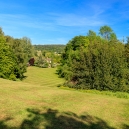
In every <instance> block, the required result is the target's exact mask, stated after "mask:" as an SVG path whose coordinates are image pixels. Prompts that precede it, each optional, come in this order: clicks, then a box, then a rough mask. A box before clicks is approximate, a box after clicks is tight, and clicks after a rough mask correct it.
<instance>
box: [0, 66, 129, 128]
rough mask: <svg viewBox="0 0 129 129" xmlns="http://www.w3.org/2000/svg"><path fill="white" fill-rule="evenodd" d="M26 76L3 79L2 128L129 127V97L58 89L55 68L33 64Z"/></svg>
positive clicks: (0, 97) (0, 89) (0, 82)
mask: <svg viewBox="0 0 129 129" xmlns="http://www.w3.org/2000/svg"><path fill="white" fill-rule="evenodd" d="M26 76H27V77H26V79H25V80H23V82H13V81H9V80H4V79H0V129H2V128H3V129H10V127H11V126H12V127H13V128H14V127H17V128H21V129H43V128H45V129H76V128H77V129H87V128H88V129H105V128H107V129H112V128H116V129H122V128H123V129H128V128H129V110H128V109H129V99H120V98H116V97H110V96H106V95H98V94H92V93H84V92H79V91H76V90H65V89H61V88H58V87H57V85H58V84H60V83H62V82H63V81H64V80H63V79H60V78H57V75H56V74H55V69H41V68H36V67H29V68H28V72H27V73H26Z"/></svg>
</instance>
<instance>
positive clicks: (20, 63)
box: [0, 28, 33, 80]
mask: <svg viewBox="0 0 129 129" xmlns="http://www.w3.org/2000/svg"><path fill="white" fill-rule="evenodd" d="M32 56H33V47H32V45H31V41H30V39H29V38H27V37H23V38H22V39H14V38H12V37H10V36H5V35H4V32H2V29H1V28H0V65H1V68H0V74H1V75H0V77H2V78H6V79H11V80H16V79H22V78H23V77H24V75H23V74H24V73H25V72H26V68H27V62H28V61H29V59H30V58H31V57H32Z"/></svg>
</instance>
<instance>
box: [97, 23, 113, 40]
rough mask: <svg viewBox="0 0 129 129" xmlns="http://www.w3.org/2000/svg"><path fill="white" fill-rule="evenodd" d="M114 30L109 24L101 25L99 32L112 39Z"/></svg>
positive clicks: (105, 37)
mask: <svg viewBox="0 0 129 129" xmlns="http://www.w3.org/2000/svg"><path fill="white" fill-rule="evenodd" d="M112 32H113V30H112V29H111V27H109V26H107V25H105V26H102V27H100V30H99V33H100V34H101V36H102V37H103V38H104V39H106V40H109V39H110V35H111V33H112Z"/></svg>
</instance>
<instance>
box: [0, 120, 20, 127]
mask: <svg viewBox="0 0 129 129" xmlns="http://www.w3.org/2000/svg"><path fill="white" fill-rule="evenodd" d="M11 119H12V118H6V119H4V120H0V129H18V128H16V127H9V126H8V125H6V122H7V121H9V120H11Z"/></svg>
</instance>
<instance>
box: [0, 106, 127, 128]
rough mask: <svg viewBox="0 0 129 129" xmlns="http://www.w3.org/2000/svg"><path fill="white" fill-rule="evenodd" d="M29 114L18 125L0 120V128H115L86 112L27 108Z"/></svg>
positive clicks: (125, 126) (124, 126) (124, 125)
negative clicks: (75, 112) (80, 113)
mask: <svg viewBox="0 0 129 129" xmlns="http://www.w3.org/2000/svg"><path fill="white" fill-rule="evenodd" d="M27 111H28V113H29V115H28V118H27V119H24V120H23V122H22V124H21V126H20V127H8V126H7V125H6V122H7V121H8V120H10V119H5V120H3V121H0V129H115V128H113V127H110V126H109V125H108V124H107V123H106V121H104V120H102V119H100V118H97V117H94V116H90V115H87V114H84V115H81V116H78V115H76V114H74V113H72V112H59V111H58V110H53V109H46V110H45V111H44V110H43V111H42V110H38V109H27ZM121 129H129V125H126V124H123V127H122V128H121Z"/></svg>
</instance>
